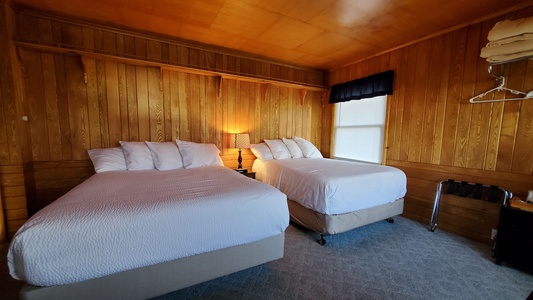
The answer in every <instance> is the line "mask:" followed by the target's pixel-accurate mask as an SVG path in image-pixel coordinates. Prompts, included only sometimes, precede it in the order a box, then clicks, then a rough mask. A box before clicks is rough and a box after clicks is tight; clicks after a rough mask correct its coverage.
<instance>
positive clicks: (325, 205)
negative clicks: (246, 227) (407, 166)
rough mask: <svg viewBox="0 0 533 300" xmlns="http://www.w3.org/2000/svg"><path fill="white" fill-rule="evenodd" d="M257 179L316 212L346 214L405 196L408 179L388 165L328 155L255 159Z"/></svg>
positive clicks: (254, 168)
mask: <svg viewBox="0 0 533 300" xmlns="http://www.w3.org/2000/svg"><path fill="white" fill-rule="evenodd" d="M253 170H254V171H255V172H256V178H258V179H259V180H261V181H263V182H265V183H268V184H270V185H272V186H274V187H276V188H278V189H279V190H280V191H282V192H283V193H285V194H286V195H287V197H288V198H289V199H290V200H293V201H296V202H298V203H299V204H301V205H302V206H304V207H306V208H309V209H312V210H314V211H316V212H319V213H322V214H328V215H334V214H343V213H348V212H351V211H357V210H360V209H365V208H369V207H373V206H377V205H381V204H385V203H390V202H393V201H395V200H397V199H399V198H402V197H403V196H405V193H406V190H407V189H406V186H407V178H406V176H405V174H404V173H403V171H401V170H399V169H397V168H394V167H388V166H382V165H375V164H366V163H357V162H349V161H340V160H333V159H327V158H293V159H283V160H269V161H266V162H264V163H263V162H261V161H260V160H256V161H255V162H254V166H253Z"/></svg>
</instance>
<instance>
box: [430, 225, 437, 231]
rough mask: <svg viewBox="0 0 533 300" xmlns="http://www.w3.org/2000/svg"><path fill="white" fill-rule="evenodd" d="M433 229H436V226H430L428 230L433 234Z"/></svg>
mask: <svg viewBox="0 0 533 300" xmlns="http://www.w3.org/2000/svg"><path fill="white" fill-rule="evenodd" d="M435 229H437V224H435V225H433V226H431V228H429V230H431V232H435Z"/></svg>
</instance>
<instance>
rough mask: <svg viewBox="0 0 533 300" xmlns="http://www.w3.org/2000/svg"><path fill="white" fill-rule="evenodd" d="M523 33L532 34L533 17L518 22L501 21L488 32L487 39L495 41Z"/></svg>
mask: <svg viewBox="0 0 533 300" xmlns="http://www.w3.org/2000/svg"><path fill="white" fill-rule="evenodd" d="M524 33H533V16H532V17H527V18H522V19H518V20H503V21H500V22H498V23H496V25H494V27H492V29H491V30H490V31H489V34H488V37H487V39H488V40H489V41H496V40H501V39H505V38H508V37H512V36H517V35H521V34H524Z"/></svg>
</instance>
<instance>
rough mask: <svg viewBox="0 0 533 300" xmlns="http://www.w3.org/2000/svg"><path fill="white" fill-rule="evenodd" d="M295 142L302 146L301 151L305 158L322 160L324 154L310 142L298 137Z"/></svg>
mask: <svg viewBox="0 0 533 300" xmlns="http://www.w3.org/2000/svg"><path fill="white" fill-rule="evenodd" d="M294 141H295V142H296V143H297V144H298V146H300V149H302V153H303V154H304V157H308V158H322V157H323V156H322V153H320V151H318V149H317V148H316V147H315V145H313V143H311V142H310V141H308V140H306V139H303V138H300V137H297V136H295V137H294Z"/></svg>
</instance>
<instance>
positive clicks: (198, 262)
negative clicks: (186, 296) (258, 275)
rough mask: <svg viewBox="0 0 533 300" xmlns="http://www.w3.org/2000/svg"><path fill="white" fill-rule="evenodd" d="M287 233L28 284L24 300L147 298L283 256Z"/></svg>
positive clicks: (21, 295) (22, 297) (21, 293)
mask: <svg viewBox="0 0 533 300" xmlns="http://www.w3.org/2000/svg"><path fill="white" fill-rule="evenodd" d="M284 243H285V232H282V233H280V234H278V235H276V236H273V237H270V238H266V239H263V240H260V241H257V242H253V243H249V244H244V245H240V246H234V247H229V248H224V249H220V250H217V251H212V252H208V253H202V254H198V255H193V256H189V257H185V258H181V259H177V260H173V261H169V262H166V263H161V264H157V265H153V266H148V267H144V268H138V269H134V270H129V271H124V272H121V273H116V274H112V275H109V276H105V277H101V278H96V279H91V280H88V281H83V282H79V283H73V284H68V285H59V286H50V287H36V286H31V285H26V286H24V287H23V288H22V290H21V292H20V297H21V299H28V300H33V299H76V300H81V299H147V298H151V297H155V296H159V295H164V294H167V293H170V292H173V291H176V290H179V289H183V288H186V287H189V286H192V285H195V284H198V283H201V282H205V281H208V280H211V279H214V278H218V277H221V276H224V275H228V274H231V273H234V272H238V271H241V270H244V269H247V268H251V267H254V266H257V265H260V264H263V263H266V262H269V261H272V260H276V259H279V258H282V257H283V250H284Z"/></svg>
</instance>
